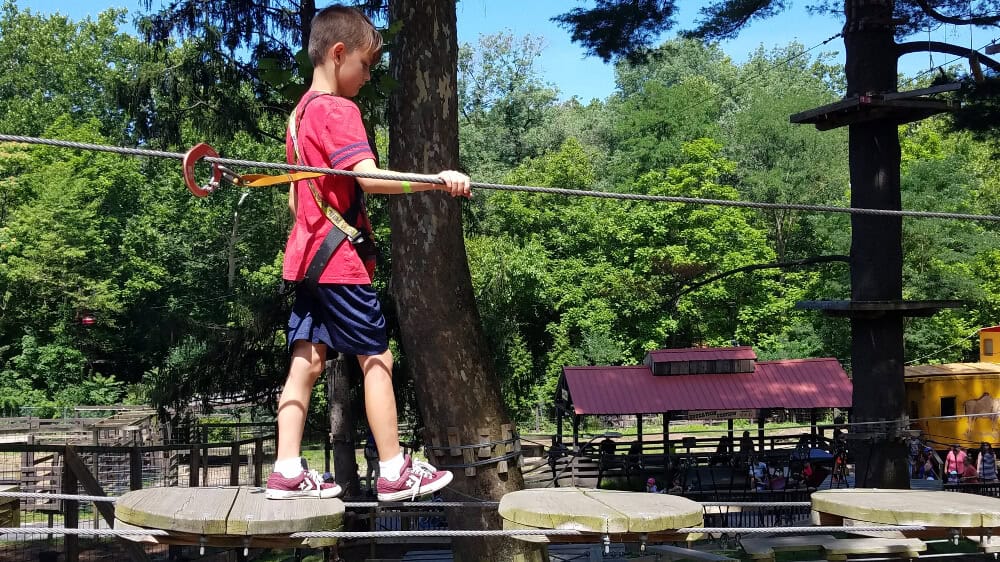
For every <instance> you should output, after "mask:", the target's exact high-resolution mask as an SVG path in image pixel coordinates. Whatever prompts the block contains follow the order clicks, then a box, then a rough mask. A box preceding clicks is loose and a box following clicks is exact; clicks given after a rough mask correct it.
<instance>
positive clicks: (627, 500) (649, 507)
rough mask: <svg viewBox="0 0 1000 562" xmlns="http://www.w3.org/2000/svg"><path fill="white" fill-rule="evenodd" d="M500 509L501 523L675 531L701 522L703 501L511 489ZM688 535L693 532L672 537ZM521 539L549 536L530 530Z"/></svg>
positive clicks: (637, 531)
mask: <svg viewBox="0 0 1000 562" xmlns="http://www.w3.org/2000/svg"><path fill="white" fill-rule="evenodd" d="M498 511H499V513H500V516H501V517H502V518H503V526H504V529H573V530H577V531H584V532H590V533H598V534H602V535H604V534H608V535H622V534H627V535H643V534H646V535H652V534H657V533H660V534H667V535H676V533H675V532H674V530H675V529H679V528H683V527H699V526H701V525H702V522H703V518H702V513H703V510H702V506H701V504H699V503H696V502H693V501H691V500H689V499H687V498H682V497H680V496H672V495H667V494H648V493H642V492H618V491H611V490H593V489H587V488H550V489H535V490H522V491H519V492H512V493H509V494H506V495H505V496H504V497H503V499H501V500H500V507H499V510H498ZM553 538H556V537H553ZM689 538H690V540H694V538H696V537H694V536H691V537H688V536H687V535H685V536H684V537H679V538H678V537H676V536H673V537H672V539H673V540H688V539H689ZM524 540H532V541H537V542H546V541H547V539H546V537H534V536H533V537H524ZM588 540H593V537H591V538H589V539H588ZM652 540H653V538H650V541H652Z"/></svg>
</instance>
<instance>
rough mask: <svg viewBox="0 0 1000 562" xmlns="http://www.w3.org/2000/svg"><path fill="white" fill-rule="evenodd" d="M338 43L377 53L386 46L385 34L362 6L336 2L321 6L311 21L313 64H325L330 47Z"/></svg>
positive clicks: (310, 56)
mask: <svg viewBox="0 0 1000 562" xmlns="http://www.w3.org/2000/svg"><path fill="white" fill-rule="evenodd" d="M337 43H343V44H344V46H345V47H347V49H348V50H349V51H355V50H358V49H362V50H364V51H367V52H369V53H374V52H376V51H378V50H379V49H381V48H382V34H381V33H379V32H378V30H377V29H375V24H373V23H372V20H370V19H369V18H368V16H366V15H365V14H364V13H362V12H361V11H360V10H358V9H356V8H352V7H349V6H344V5H342V4H334V5H332V6H328V7H326V8H323V9H322V10H320V11H319V12H318V13H317V14H316V16H315V17H313V19H312V23H311V24H310V27H309V60H310V61H312V64H313V66H314V67H316V66H319V65H321V64H323V61H324V59H325V58H326V53H327V51H329V50H330V47H332V46H334V45H336V44H337Z"/></svg>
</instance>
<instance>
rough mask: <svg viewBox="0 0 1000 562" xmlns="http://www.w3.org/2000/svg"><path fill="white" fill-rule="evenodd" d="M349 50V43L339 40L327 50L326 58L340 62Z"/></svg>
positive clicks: (333, 61)
mask: <svg viewBox="0 0 1000 562" xmlns="http://www.w3.org/2000/svg"><path fill="white" fill-rule="evenodd" d="M346 52H347V45H344V44H343V43H342V42H340V41H337V42H336V43H334V44H333V45H331V46H330V48H329V49H327V50H326V60H327V61H329V62H332V63H339V62H340V59H341V57H343V56H344V54H345V53H346Z"/></svg>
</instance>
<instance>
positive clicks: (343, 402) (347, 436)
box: [326, 355, 361, 498]
mask: <svg viewBox="0 0 1000 562" xmlns="http://www.w3.org/2000/svg"><path fill="white" fill-rule="evenodd" d="M347 361H354V358H353V357H351V358H350V359H345V358H344V356H343V355H338V357H337V358H335V359H333V360H332V361H327V368H326V397H327V402H326V403H327V408H328V413H329V415H330V445H332V446H333V474H334V475H335V476H336V478H337V483H338V484H340V486H341V487H342V488H343V489H344V497H347V498H354V497H358V496H360V495H361V480H360V478H359V477H358V460H357V457H355V456H354V451H355V449H356V446H355V443H354V412H353V409H352V408H351V391H350V388H351V387H350V377H349V376H348V372H347V369H348V365H347Z"/></svg>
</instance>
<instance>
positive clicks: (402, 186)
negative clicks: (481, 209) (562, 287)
mask: <svg viewBox="0 0 1000 562" xmlns="http://www.w3.org/2000/svg"><path fill="white" fill-rule="evenodd" d="M351 169H352V170H353V171H355V172H361V173H386V172H388V173H392V172H389V171H388V170H382V169H379V167H378V166H376V165H375V161H374V160H372V159H371V158H367V159H365V160H362V161H360V162H358V163H357V164H355V165H354V167H353V168H351ZM437 177H439V178H441V179H442V180H444V183H443V184H439V183H424V182H401V181H398V180H381V179H373V178H358V183H359V184H360V185H361V189H363V190H365V192H366V193H380V194H385V195H398V194H401V193H408V192H410V191H431V190H435V189H436V190H440V191H446V192H448V193H451V195H452V197H472V189H471V188H470V187H469V176H467V175H465V174H463V173H461V172H456V171H454V170H445V171H443V172H440V173H438V174H437ZM407 185H408V187H407Z"/></svg>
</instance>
